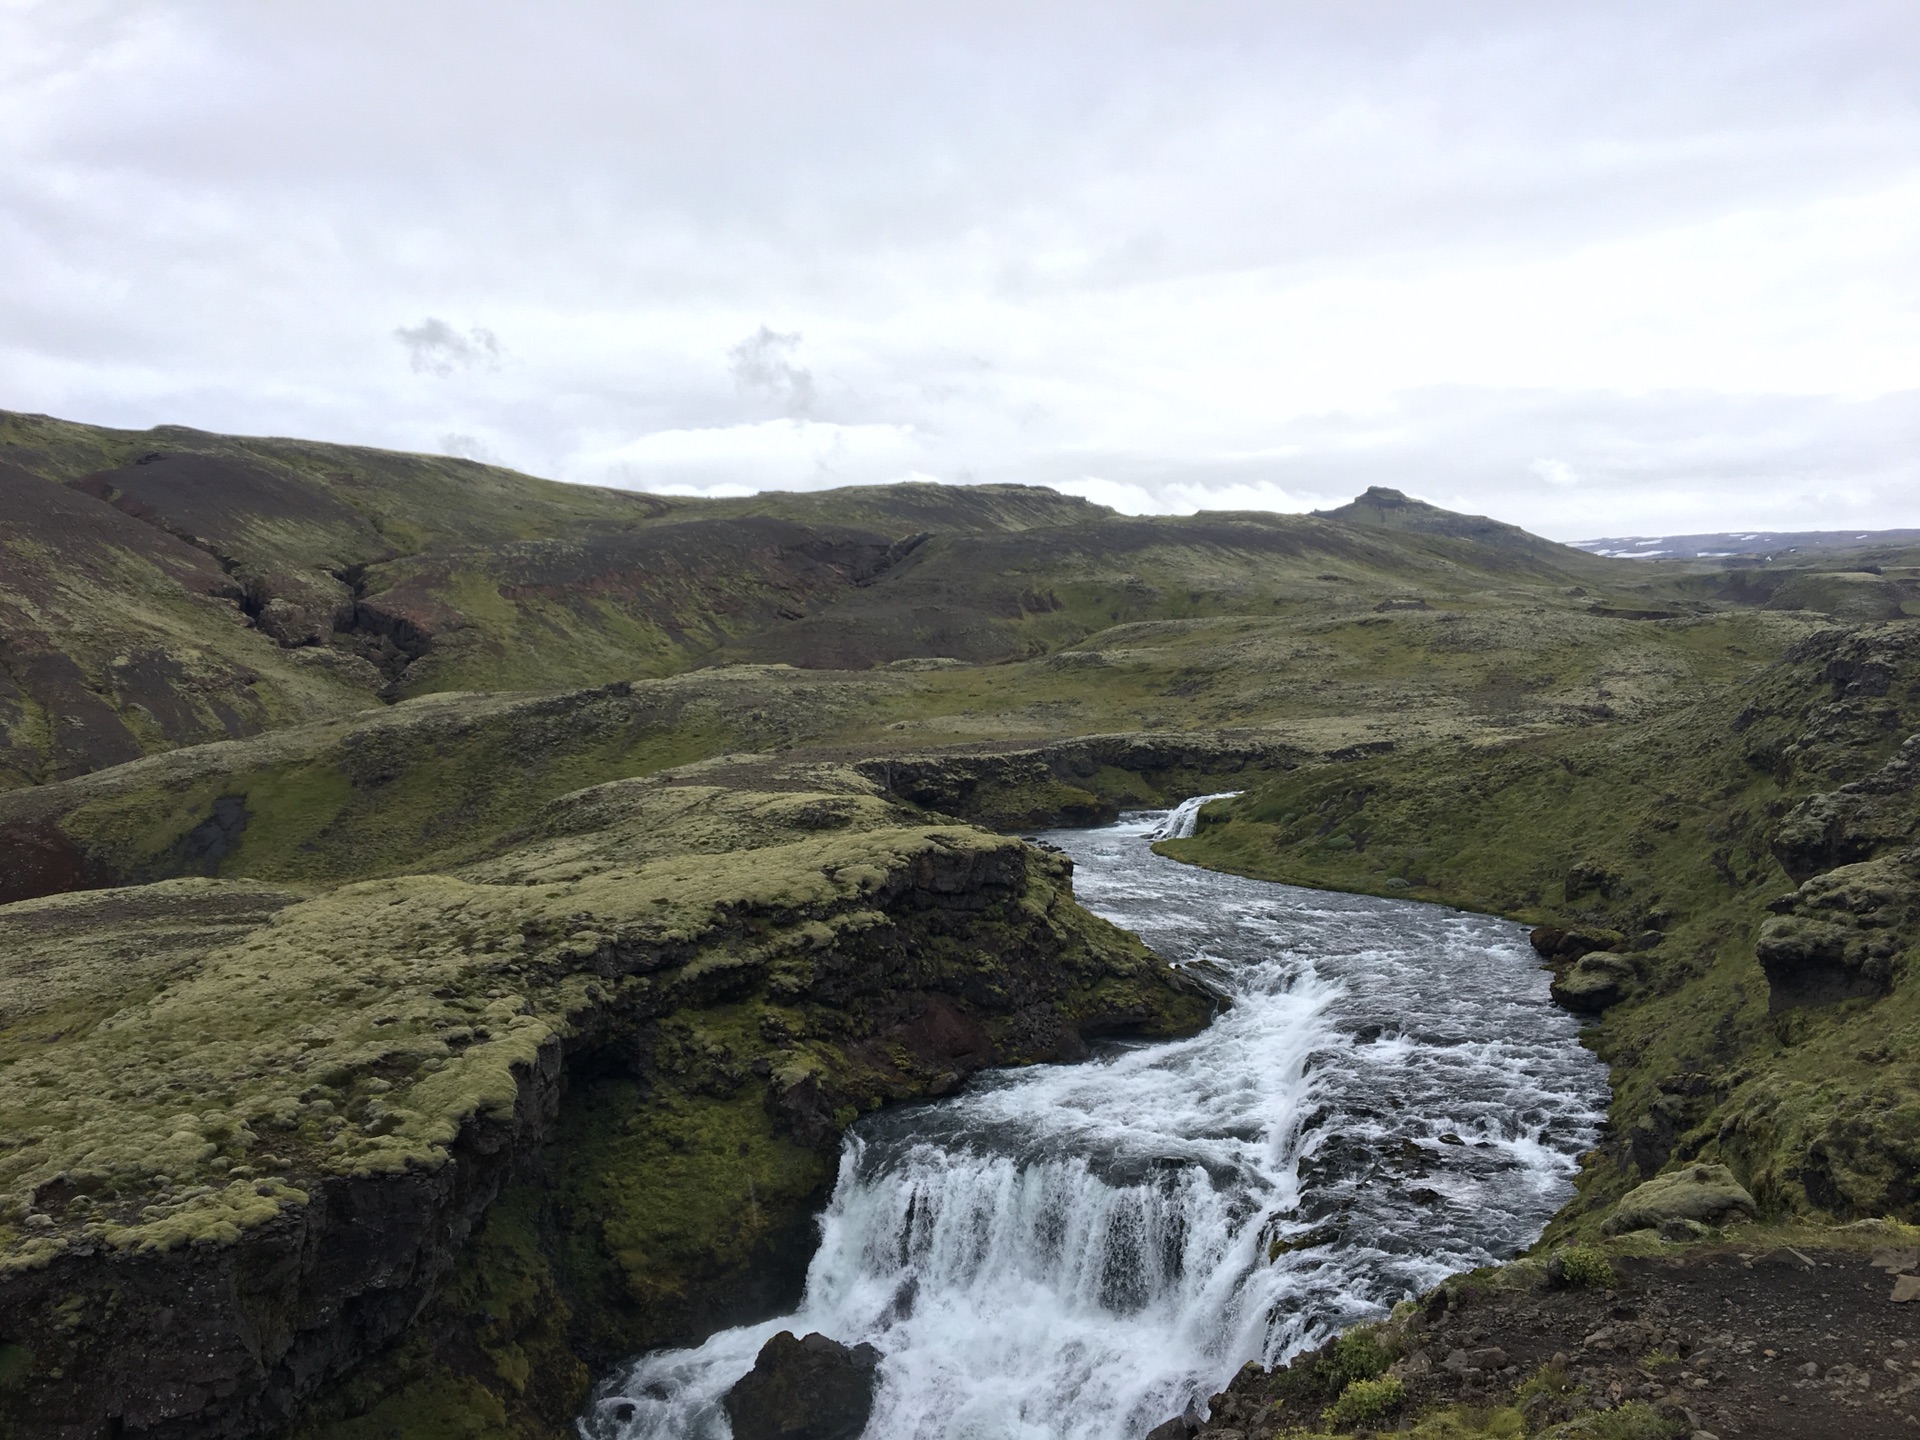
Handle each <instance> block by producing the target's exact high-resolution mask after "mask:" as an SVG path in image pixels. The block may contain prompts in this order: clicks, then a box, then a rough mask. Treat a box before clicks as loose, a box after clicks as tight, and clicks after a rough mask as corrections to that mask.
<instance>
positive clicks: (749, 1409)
mask: <svg viewBox="0 0 1920 1440" xmlns="http://www.w3.org/2000/svg"><path fill="white" fill-rule="evenodd" d="M879 1363H880V1352H879V1351H878V1350H876V1349H874V1348H873V1346H871V1345H854V1346H851V1347H849V1346H846V1345H842V1344H841V1343H840V1342H839V1341H838V1340H832V1339H829V1338H828V1337H827V1336H825V1335H822V1334H819V1333H818V1332H815V1333H814V1334H811V1335H809V1336H807V1337H806V1339H804V1340H800V1339H796V1338H794V1334H793V1332H792V1331H791V1330H782V1331H781V1332H780V1333H779V1334H778V1335H776V1336H774V1337H773V1338H772V1339H771V1340H769V1341H767V1343H766V1344H765V1345H763V1346H762V1347H761V1348H760V1354H759V1356H758V1357H757V1358H756V1359H755V1360H754V1362H753V1369H752V1370H750V1371H748V1372H747V1374H746V1375H745V1376H744V1377H743V1378H742V1379H741V1380H740V1382H739V1383H738V1384H736V1385H735V1386H734V1387H733V1388H732V1389H731V1390H729V1391H728V1392H727V1394H726V1398H725V1399H724V1400H723V1401H721V1404H723V1405H724V1406H725V1407H726V1411H727V1418H728V1419H729V1420H730V1421H732V1422H733V1434H734V1440H854V1437H855V1436H857V1435H859V1434H860V1432H861V1431H862V1430H864V1429H866V1428H867V1417H868V1416H869V1415H871V1414H872V1413H873V1384H874V1380H873V1372H874V1369H875V1367H877V1366H878V1365H879Z"/></svg>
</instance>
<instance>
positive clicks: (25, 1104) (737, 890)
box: [0, 765, 1209, 1436]
mask: <svg viewBox="0 0 1920 1440" xmlns="http://www.w3.org/2000/svg"><path fill="white" fill-rule="evenodd" d="M525 818H526V820H527V822H528V823H526V824H525V825H524V826H523V827H522V831H521V835H520V837H519V840H518V842H517V843H515V844H513V845H512V846H510V847H507V848H503V849H499V850H498V851H497V852H496V853H494V854H492V855H490V856H489V857H487V858H485V859H483V860H479V861H476V862H475V863H472V864H468V865H464V866H456V867H452V868H448V869H442V870H436V871H430V872H416V873H411V874H406V875H398V876H393V877H391V878H388V879H384V880H378V881H369V882H360V883H353V884H347V885H343V886H339V887H335V888H327V887H324V886H316V885H314V884H312V883H311V882H308V883H306V884H298V885H285V886H269V885H264V884H259V883H255V882H249V881H234V880H210V879H195V880H173V881H162V882H158V883H155V884H150V885H145V886H135V887H131V888H119V889H106V890H90V891H83V892H78V893H71V894H66V895H60V896H54V897H48V898H45V899H41V900H36V901H28V902H24V903H21V904H16V905H14V906H11V907H9V908H8V910H7V912H6V924H5V928H4V931H3V932H0V1012H3V1013H4V1016H5V1028H4V1030H3V1031H0V1073H4V1075H5V1077H6V1083H5V1085H4V1086H0V1337H4V1341H5V1345H4V1348H0V1360H4V1362H5V1365H4V1372H0V1373H4V1374H5V1375H6V1376H7V1379H6V1381H5V1383H4V1384H0V1430H4V1431H5V1432H6V1433H24V1434H40V1433H56V1432H58V1433H63V1434H64V1433H71V1434H83V1433H94V1431H95V1430H96V1429H104V1428H110V1426H111V1425H112V1424H114V1423H119V1424H123V1425H125V1426H127V1427H129V1428H131V1429H135V1430H140V1431H144V1432H146V1433H152V1434H161V1435H165V1434H196V1435H202V1434H233V1435H240V1434H253V1433H258V1432H259V1431H261V1430H263V1429H274V1428H278V1427H279V1426H281V1425H284V1424H285V1422H286V1420H287V1418H288V1417H289V1416H291V1415H293V1414H295V1413H305V1414H307V1416H308V1419H307V1420H306V1421H305V1422H304V1423H305V1424H306V1426H307V1427H308V1429H309V1430H312V1431H313V1432H314V1433H327V1434H339V1435H343V1436H345V1435H358V1434H362V1433H365V1434H384V1433H386V1432H387V1429H388V1428H390V1427H392V1426H395V1425H397V1426H398V1427H399V1430H400V1432H401V1433H406V1434H412V1433H419V1432H418V1431H417V1430H416V1429H414V1428H412V1426H413V1424H414V1422H413V1421H410V1420H408V1419H407V1418H406V1417H408V1416H416V1417H417V1416H418V1415H419V1414H422V1413H444V1412H446V1410H447V1407H449V1406H453V1407H455V1409H456V1410H457V1412H458V1413H459V1414H462V1415H468V1416H471V1417H477V1419H478V1420H479V1421H483V1422H485V1423H487V1424H489V1425H491V1426H492V1427H493V1431H494V1433H508V1432H512V1431H516V1430H520V1431H524V1432H525V1433H528V1434H543V1435H544V1434H558V1433H560V1432H561V1431H562V1430H564V1428H565V1426H566V1423H567V1421H568V1419H569V1417H570V1415H571V1414H572V1412H573V1409H574V1407H576V1406H577V1405H578V1403H579V1401H580V1399H581V1398H582V1385H583V1383H584V1377H585V1375H586V1373H587V1370H586V1367H587V1366H588V1365H590V1364H591V1365H604V1364H606V1363H609V1362H611V1361H612V1360H614V1359H615V1358H617V1357H619V1356H621V1355H624V1354H629V1353H631V1352H633V1351H635V1350H637V1349H641V1348H644V1347H647V1346H651V1345H656V1344H660V1343H664V1342H668V1341H673V1340H686V1339H690V1338H693V1337H694V1336H695V1335H696V1334H697V1333H699V1332H700V1331H701V1330H702V1329H704V1328H706V1327H710V1326H712V1325H714V1324H717V1323H721V1322H723V1321H725V1320H727V1319H728V1318H729V1317H732V1316H736V1315H739V1314H742V1313H744V1312H746V1311H750V1310H752V1309H753V1308H755V1307H756V1306H757V1305H761V1304H765V1303H767V1301H768V1299H769V1297H770V1296H773V1295H777V1294H778V1292H779V1290H780V1289H781V1287H782V1285H784V1284H785V1283H787V1282H788V1280H790V1278H791V1277H792V1276H793V1275H794V1274H795V1273H797V1272H796V1270H795V1267H796V1266H797V1265H798V1266H803V1265H804V1261H805V1244H804V1240H805V1235H806V1229H807V1215H808V1211H809V1207H810V1206H811V1205H814V1204H817V1203H818V1201H819V1200H820V1199H821V1198H822V1197H823V1193H824V1187H825V1186H826V1185H827V1184H828V1183H829V1182H830V1180H831V1178H832V1173H833V1166H834V1157H835V1149H836V1141H837V1136H838V1134H839V1132H840V1130H841V1129H842V1128H843V1127H844V1126H845V1125H846V1124H847V1123H848V1122H849V1121H850V1120H852V1119H853V1118H854V1117H855V1116H857V1115H858V1114H860V1113H861V1112H862V1111H863V1110H867V1109H870V1108H872V1107H873V1106H875V1105H878V1104H880V1103H882V1102H883V1101H886V1100H890V1099H899V1098H904V1097H910V1096H914V1095H924V1094H929V1093H940V1092H941V1091H942V1090H944V1089H947V1088H950V1087H952V1086H953V1085H955V1084H957V1083H958V1082H959V1080H960V1079H961V1078H962V1077H963V1076H964V1075H965V1074H966V1073H967V1072H969V1071H970V1070H973V1069H975V1068H978V1067H979V1066H982V1065H987V1064H1007V1063H1014V1062H1020V1061H1030V1060H1038V1059H1055V1058H1067V1059H1070V1058H1075V1057H1076V1056H1078V1055H1079V1054H1082V1053H1084V1046H1085V1040H1086V1038H1087V1037H1089V1036H1091V1035H1095V1034H1099V1033H1103V1032H1106V1031H1111V1030H1116V1029H1126V1030H1136V1031H1140V1032H1143V1033H1148V1034H1167V1033H1176V1032H1181V1031H1186V1030H1191V1029H1192V1028H1194V1027H1195V1026H1197V1025H1198V1024H1199V1023H1201V1021H1202V1020H1203V1019H1204V1017H1205V1015H1206V1013H1207V1010H1208V1004H1209V1002H1208V1001H1207V999H1206V997H1205V996H1204V995H1203V994H1201V993H1200V992H1198V991H1196V990H1191V989H1183V988H1182V985H1181V982H1180V981H1179V980H1178V978H1177V977H1176V976H1174V975H1173V974H1172V973H1171V972H1170V971H1168V970H1167V969H1166V968H1165V967H1164V966H1162V965H1161V964H1160V963H1159V962H1158V961H1156V960H1155V959H1154V958H1153V957H1152V956H1150V955H1149V954H1148V953H1147V952H1146V951H1145V950H1144V949H1143V948H1142V947H1141V946H1140V944H1139V943H1138V942H1137V941H1136V940H1134V939H1133V938H1132V937H1130V936H1128V935H1126V934H1124V933H1123V932H1121V931H1118V930H1115V929H1114V928H1113V927H1111V926H1109V925H1106V924H1105V923H1104V922H1101V921H1098V920H1096V919H1094V918H1093V917H1092V916H1090V915H1088V914H1087V913H1086V912H1085V911H1083V910H1081V909H1079V907H1078V906H1076V905H1075V904H1074V903H1073V901H1072V895H1071V889H1070V884H1069V874H1070V870H1069V867H1068V865H1067V864H1066V862H1065V861H1064V860H1061V859H1058V858H1057V857H1053V856H1050V855H1047V854H1046V853H1044V852H1042V851H1039V850H1036V849H1033V848H1032V847H1029V846H1027V845H1024V844H1022V843H1021V842H1020V841H1018V840H1013V839H1006V838H1001V837H996V836H993V835H990V834H987V833H985V832H983V831H980V830H977V829H974V828H972V827H968V826H964V825H959V824H955V823H952V822H946V823H942V822H940V821H939V820H938V819H937V818H932V817H929V816H928V815H927V814H926V813H925V812H923V811H919V810H915V809H911V808H909V807H905V806H902V805H901V804H899V803H898V802H896V801H893V800H891V799H889V798H888V797H887V796H885V795H884V794H883V793H881V792H880V791H879V789H878V787H876V786H875V785H873V784H872V783H871V782H869V781H866V780H864V779H862V778H861V777H860V776H859V775H857V774H854V773H853V772H851V771H848V770H845V769H840V768H833V767H813V768H801V767H779V766H773V765H758V766H753V767H748V768H747V769H742V768H741V767H740V766H737V765H736V766H733V767H722V768H720V769H718V770H716V769H714V768H713V767H706V768H704V769H702V768H695V769H694V770H691V771H687V770H683V771H678V772H671V773H668V774H663V775H659V776H656V777H654V778H652V779H650V780H638V781H627V782H619V783H615V784H612V785H608V786H602V787H598V788H593V789H588V790H585V791H581V792H578V793H575V794H573V795H570V796H568V797H566V798H565V799H563V800H560V801H557V802H555V803H553V804H550V805H547V806H545V807H542V808H539V809H537V810H534V811H533V812H532V813H531V814H529V815H528V816H527V817H525ZM422 1306H428V1307H429V1308H428V1309H427V1311H426V1312H425V1314H424V1316H420V1314H419V1312H420V1311H421V1307H422ZM417 1317H418V1318H417ZM396 1343H398V1344H399V1347H400V1348H399V1349H398V1350H397V1351H396V1350H393V1349H392V1347H393V1346H394V1345H395V1344H396ZM136 1355H137V1356H139V1357H140V1358H139V1360H138V1361H137V1362H135V1361H132V1360H131V1359H130V1357H132V1356H136ZM383 1356H384V1358H382V1357H383ZM349 1375H350V1376H351V1378H352V1383H351V1384H350V1385H347V1386H346V1387H345V1388H341V1383H340V1382H342V1381H343V1379H344V1377H347V1376H349ZM316 1406H317V1408H315V1407H316ZM356 1416H365V1417H367V1418H365V1419H364V1420H358V1419H355V1417H356ZM488 1417H491V1418H490V1419H489V1418H488Z"/></svg>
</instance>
